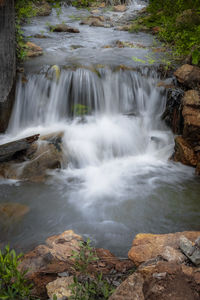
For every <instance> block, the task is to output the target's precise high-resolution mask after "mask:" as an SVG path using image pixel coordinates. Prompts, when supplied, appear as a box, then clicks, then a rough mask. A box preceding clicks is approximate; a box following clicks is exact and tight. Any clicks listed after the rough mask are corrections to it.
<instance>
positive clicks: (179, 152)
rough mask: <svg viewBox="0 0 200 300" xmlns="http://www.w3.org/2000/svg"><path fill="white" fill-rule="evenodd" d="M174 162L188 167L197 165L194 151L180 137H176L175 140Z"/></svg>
mask: <svg viewBox="0 0 200 300" xmlns="http://www.w3.org/2000/svg"><path fill="white" fill-rule="evenodd" d="M174 161H176V162H181V163H183V164H184V165H189V166H196V165H197V156H196V154H195V152H194V150H193V149H192V147H191V146H190V144H189V143H188V142H187V141H186V140H185V139H184V138H183V137H182V136H177V137H176V138H175V153H174Z"/></svg>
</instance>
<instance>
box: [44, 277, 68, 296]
mask: <svg viewBox="0 0 200 300" xmlns="http://www.w3.org/2000/svg"><path fill="white" fill-rule="evenodd" d="M73 283H74V279H73V276H69V277H61V278H57V279H56V280H54V281H52V282H49V283H48V284H47V286H46V289H47V295H48V296H49V298H50V299H53V296H54V295H56V297H57V300H60V299H61V300H62V299H63V298H64V299H68V297H70V296H71V295H72V292H71V290H70V289H69V285H71V284H73Z"/></svg>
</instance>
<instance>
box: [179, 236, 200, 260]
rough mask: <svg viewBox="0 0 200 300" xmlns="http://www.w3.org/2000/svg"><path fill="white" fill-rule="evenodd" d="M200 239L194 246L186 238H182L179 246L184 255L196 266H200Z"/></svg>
mask: <svg viewBox="0 0 200 300" xmlns="http://www.w3.org/2000/svg"><path fill="white" fill-rule="evenodd" d="M199 239H200V237H199V238H198V239H197V240H196V241H195V244H192V242H190V240H188V239H187V238H186V237H185V236H181V237H180V242H179V246H180V249H181V250H182V251H183V253H184V254H185V255H186V256H187V257H188V258H189V260H191V261H192V262H193V264H194V265H196V266H200V243H199Z"/></svg>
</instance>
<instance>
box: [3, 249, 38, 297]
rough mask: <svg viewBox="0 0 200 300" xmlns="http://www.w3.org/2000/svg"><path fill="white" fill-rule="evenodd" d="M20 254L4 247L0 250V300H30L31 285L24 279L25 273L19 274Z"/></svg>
mask: <svg viewBox="0 0 200 300" xmlns="http://www.w3.org/2000/svg"><path fill="white" fill-rule="evenodd" d="M21 257H22V254H19V255H16V252H15V251H14V250H10V247H9V246H6V247H5V249H4V250H2V251H1V250H0V299H1V300H23V299H27V300H31V299H33V298H32V297H31V296H30V289H31V287H32V285H30V284H28V282H27V280H26V279H25V274H26V273H27V272H20V271H19V270H18V266H19V263H20V258H21Z"/></svg>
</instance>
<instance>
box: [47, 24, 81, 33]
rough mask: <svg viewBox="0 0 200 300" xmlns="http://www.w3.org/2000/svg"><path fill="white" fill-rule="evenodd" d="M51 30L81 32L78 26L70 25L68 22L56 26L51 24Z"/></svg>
mask: <svg viewBox="0 0 200 300" xmlns="http://www.w3.org/2000/svg"><path fill="white" fill-rule="evenodd" d="M49 28H50V30H51V31H53V32H70V33H79V32H80V31H79V30H78V29H77V28H73V27H70V26H68V25H66V24H57V25H55V26H52V25H51V26H49Z"/></svg>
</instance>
